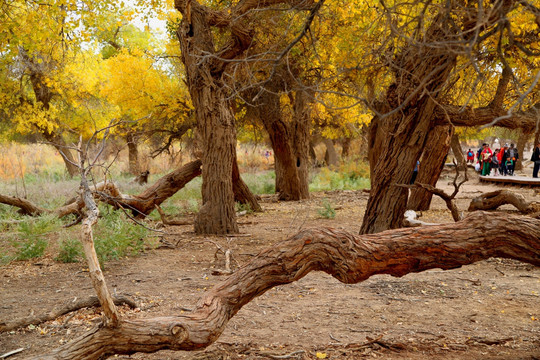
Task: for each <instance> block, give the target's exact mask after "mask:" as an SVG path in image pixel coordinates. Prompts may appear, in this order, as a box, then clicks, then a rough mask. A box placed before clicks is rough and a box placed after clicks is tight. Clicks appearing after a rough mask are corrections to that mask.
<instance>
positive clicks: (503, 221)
mask: <svg viewBox="0 0 540 360" xmlns="http://www.w3.org/2000/svg"><path fill="white" fill-rule="evenodd" d="M539 254H540V220H537V219H533V218H529V217H523V216H515V215H509V216H508V217H505V218H502V217H495V216H492V214H490V213H484V212H478V213H474V214H472V215H470V216H469V217H468V218H466V219H464V220H463V221H460V222H458V223H452V224H444V225H436V226H430V227H419V228H407V229H397V230H391V231H386V232H383V233H380V234H376V235H363V236H355V235H352V234H349V233H347V232H345V231H342V230H336V229H312V230H305V231H302V232H300V233H299V234H297V235H295V236H293V237H291V238H289V239H287V240H285V241H282V242H280V243H278V244H275V245H274V246H272V247H271V248H269V249H266V250H264V251H263V252H261V253H260V254H259V255H258V256H256V257H255V258H254V259H253V260H252V261H251V262H250V263H248V264H247V265H245V266H244V267H242V268H240V269H238V270H237V271H236V272H235V273H234V274H232V275H231V276H230V277H229V278H227V279H226V280H224V281H223V282H222V283H219V284H217V285H216V286H215V287H213V288H212V289H211V290H210V291H208V292H207V293H206V294H204V295H203V297H202V298H201V299H200V300H199V302H198V303H197V306H196V307H195V309H194V310H193V312H191V313H190V314H179V315H176V316H163V317H159V318H146V319H131V320H124V321H121V323H120V324H119V326H117V327H106V326H97V327H96V328H94V329H93V330H90V331H89V332H87V333H86V334H84V335H82V336H81V337H79V338H77V339H75V340H74V341H72V342H70V343H68V344H66V345H63V346H62V347H60V348H58V349H57V350H55V351H54V352H52V353H51V354H48V355H41V356H38V357H37V358H38V359H70V360H78V359H103V358H106V357H108V356H111V355H114V354H133V353H136V352H145V353H152V352H156V351H158V350H163V349H171V350H200V349H203V348H205V347H207V346H209V345H210V344H212V343H213V342H215V341H216V340H217V339H218V338H219V336H220V335H221V333H222V332H223V330H224V329H225V326H226V325H227V322H228V321H229V320H230V319H231V318H232V317H233V316H234V315H235V314H236V313H237V312H238V311H239V310H240V309H241V308H242V306H244V305H245V304H247V303H249V302H250V301H251V300H253V299H254V298H255V297H257V296H260V295H262V294H264V293H265V292H266V291H268V290H269V289H271V288H273V287H274V286H278V285H283V284H288V283H291V282H294V281H297V280H299V279H301V278H302V277H304V276H305V275H307V274H308V273H309V272H311V271H317V270H318V271H324V272H326V273H328V274H330V275H332V276H333V277H335V278H336V279H338V280H339V281H341V282H343V283H347V284H353V283H358V282H361V281H363V280H366V279H368V278H369V277H371V276H372V275H376V274H390V275H393V276H403V275H406V274H409V273H413V272H421V271H424V270H428V269H433V268H441V269H454V268H457V267H460V266H462V265H466V264H471V263H474V262H476V261H480V260H483V259H487V258H490V257H494V256H496V257H503V258H511V259H516V260H520V261H523V262H526V263H530V264H533V265H536V266H540V255H539ZM351 306H354V304H352V303H351Z"/></svg>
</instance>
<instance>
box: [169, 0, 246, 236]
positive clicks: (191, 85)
mask: <svg viewBox="0 0 540 360" xmlns="http://www.w3.org/2000/svg"><path fill="white" fill-rule="evenodd" d="M175 6H176V8H177V9H178V10H179V11H180V12H182V14H183V17H182V24H181V26H180V28H179V30H178V35H179V36H178V39H179V42H180V48H181V51H182V62H183V63H184V66H185V70H186V77H187V85H188V89H189V92H190V95H191V101H192V104H193V107H194V108H195V114H196V118H197V128H198V130H199V133H200V135H201V140H202V147H203V149H202V151H203V154H202V163H203V169H202V178H203V183H202V206H201V208H200V210H199V213H198V214H197V217H196V219H195V224H194V225H195V226H194V228H195V232H196V233H198V234H229V233H237V232H238V225H237V223H236V213H235V209H234V193H233V184H232V173H233V162H234V159H235V158H236V128H235V119H234V114H233V112H232V109H231V108H230V106H229V103H230V101H229V97H230V93H229V92H228V91H229V90H228V89H229V88H228V87H227V86H225V84H224V83H223V79H222V76H221V75H222V73H223V71H224V67H225V65H226V64H225V63H223V62H222V61H220V60H219V59H218V58H219V55H218V56H216V57H212V56H208V54H213V53H214V52H215V44H214V40H213V34H212V30H211V25H210V23H209V21H210V20H209V18H208V17H209V15H208V13H207V9H206V8H205V7H204V6H201V5H200V4H199V3H198V2H196V1H193V2H192V1H176V2H175ZM213 20H216V19H213ZM239 31H240V30H239ZM236 39H237V40H238V41H240V40H239V38H236ZM221 55H223V56H228V55H225V54H221ZM231 56H234V55H231Z"/></svg>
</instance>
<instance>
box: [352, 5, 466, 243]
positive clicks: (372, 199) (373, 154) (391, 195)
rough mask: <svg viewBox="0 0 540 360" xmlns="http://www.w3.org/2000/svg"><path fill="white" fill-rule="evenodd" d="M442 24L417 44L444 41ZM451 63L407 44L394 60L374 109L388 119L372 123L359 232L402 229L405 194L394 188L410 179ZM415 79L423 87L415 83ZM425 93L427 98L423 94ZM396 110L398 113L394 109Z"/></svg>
mask: <svg viewBox="0 0 540 360" xmlns="http://www.w3.org/2000/svg"><path fill="white" fill-rule="evenodd" d="M447 21H448V17H446V16H445V15H443V14H440V15H438V16H437V19H434V20H433V23H432V25H431V26H430V27H429V29H428V30H427V31H426V34H425V39H423V40H425V41H427V42H431V41H439V40H443V39H448V36H449V34H448V31H447V30H446V29H447V28H452V25H451V24H448V23H447ZM455 62H456V54H455V53H453V52H451V51H447V50H446V49H444V50H442V49H440V48H439V47H430V46H423V47H422V46H421V47H419V48H417V47H413V46H411V48H405V49H404V50H402V52H401V54H400V55H399V56H398V60H397V63H396V70H395V76H394V78H395V83H394V84H392V85H391V86H390V87H389V88H388V91H387V93H386V104H385V105H383V106H382V107H383V108H382V109H380V110H381V111H379V112H380V113H382V114H384V113H389V115H385V116H384V117H383V118H381V117H376V118H374V119H373V120H372V125H371V131H370V136H375V139H370V156H369V158H370V167H371V174H372V177H371V191H370V196H369V199H368V203H367V207H366V212H365V215H364V219H363V222H362V227H361V229H360V233H361V234H369V233H377V232H380V231H383V230H387V229H394V228H399V227H401V226H402V225H403V219H404V216H403V215H404V213H405V210H406V207H407V195H408V190H407V189H404V188H402V187H398V186H395V185H396V184H408V183H409V181H410V179H411V175H412V170H413V169H414V166H415V163H416V161H417V160H418V159H419V158H420V154H421V153H422V150H423V147H424V144H425V142H426V138H427V134H428V132H429V130H430V129H431V128H432V122H433V121H432V120H433V112H434V110H435V108H436V107H437V101H438V98H439V97H440V96H441V95H440V94H441V90H442V88H443V86H444V85H445V83H446V80H447V79H448V77H449V75H450V72H451V71H452V69H453V68H454V65H455ZM419 79H421V81H426V82H427V83H424V84H421V82H420V80H419ZM427 79H429V81H427ZM426 92H427V93H429V94H430V95H429V96H426V95H423V94H425V93H426ZM405 99H407V103H405V104H404V103H403V101H405ZM398 108H400V110H399V111H396V109H398ZM390 112H391V113H390Z"/></svg>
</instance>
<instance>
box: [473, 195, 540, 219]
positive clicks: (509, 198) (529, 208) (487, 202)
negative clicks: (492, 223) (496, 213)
mask: <svg viewBox="0 0 540 360" xmlns="http://www.w3.org/2000/svg"><path fill="white" fill-rule="evenodd" d="M505 204H510V205H513V206H515V207H516V208H517V209H518V210H519V211H520V212H521V213H523V214H533V213H538V212H540V203H538V202H534V201H527V200H525V197H524V196H523V195H521V194H516V193H514V192H511V191H508V190H497V191H492V192H489V193H485V194H482V195H480V196H478V197H475V198H474V199H472V200H471V203H470V205H469V209H468V211H477V210H496V209H497V208H498V207H499V206H502V205H505ZM533 217H537V215H535V214H533Z"/></svg>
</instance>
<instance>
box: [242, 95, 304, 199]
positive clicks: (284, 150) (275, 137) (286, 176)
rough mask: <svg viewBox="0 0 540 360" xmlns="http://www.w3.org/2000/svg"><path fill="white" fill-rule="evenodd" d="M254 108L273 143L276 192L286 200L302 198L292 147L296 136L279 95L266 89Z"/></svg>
mask: <svg viewBox="0 0 540 360" xmlns="http://www.w3.org/2000/svg"><path fill="white" fill-rule="evenodd" d="M276 90H277V89H276ZM252 109H253V112H254V113H256V114H257V117H258V118H259V119H260V120H261V122H262V124H263V126H264V129H265V130H266V132H267V133H268V136H269V138H270V143H271V144H272V150H273V151H274V160H275V163H274V166H275V171H276V193H277V194H278V195H279V199H280V200H285V201H292V200H300V199H302V191H301V190H300V178H299V174H298V170H297V167H296V161H295V156H294V151H293V147H292V141H293V139H294V138H293V137H292V133H291V130H290V128H289V125H288V124H287V123H286V122H285V120H284V119H283V114H282V112H281V105H280V101H279V95H278V94H277V93H276V92H275V91H265V92H264V93H263V94H261V96H260V98H259V101H258V102H257V104H256V107H254V108H252Z"/></svg>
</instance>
